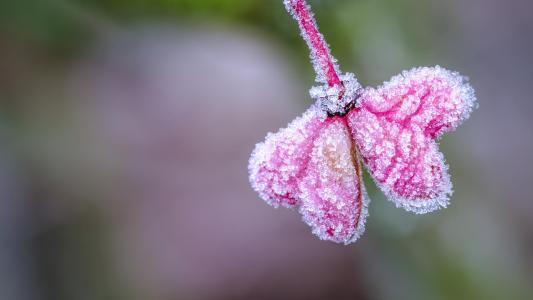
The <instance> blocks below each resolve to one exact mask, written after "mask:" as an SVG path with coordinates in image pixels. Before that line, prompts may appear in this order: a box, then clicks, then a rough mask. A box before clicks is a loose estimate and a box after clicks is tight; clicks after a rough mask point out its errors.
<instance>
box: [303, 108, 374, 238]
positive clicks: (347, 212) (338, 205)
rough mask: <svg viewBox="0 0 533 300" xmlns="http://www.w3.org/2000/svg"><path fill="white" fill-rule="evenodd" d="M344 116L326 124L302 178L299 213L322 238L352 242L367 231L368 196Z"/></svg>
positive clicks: (315, 143)
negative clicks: (365, 227) (365, 229)
mask: <svg viewBox="0 0 533 300" xmlns="http://www.w3.org/2000/svg"><path fill="white" fill-rule="evenodd" d="M361 172H362V170H361V165H360V163H359V161H358V157H357V151H356V149H355V146H354V144H353V141H352V137H351V135H350V131H349V129H348V127H347V126H346V123H345V120H344V119H341V118H335V119H332V120H331V121H329V122H327V124H324V126H323V128H322V130H321V131H320V133H319V136H318V137H317V139H316V140H315V142H314V147H313V151H312V152H311V160H310V161H309V164H308V166H307V172H306V175H305V177H304V178H303V180H302V181H301V182H300V185H299V187H300V191H301V194H300V199H301V202H302V205H301V206H300V213H301V214H302V215H303V219H304V221H305V222H306V223H307V224H308V225H309V226H311V228H313V233H314V234H316V235H317V236H319V237H320V238H321V239H323V240H331V241H334V242H338V243H344V244H349V243H352V242H354V241H355V240H357V239H358V238H359V237H360V236H361V234H362V233H363V231H364V224H365V219H366V216H367V215H368V213H367V205H368V198H367V197H366V193H365V191H364V187H363V184H362V181H361Z"/></svg>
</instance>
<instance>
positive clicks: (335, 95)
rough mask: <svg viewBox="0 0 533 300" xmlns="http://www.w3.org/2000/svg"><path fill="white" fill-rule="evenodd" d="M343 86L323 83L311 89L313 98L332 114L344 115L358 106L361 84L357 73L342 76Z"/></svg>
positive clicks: (310, 93)
mask: <svg viewBox="0 0 533 300" xmlns="http://www.w3.org/2000/svg"><path fill="white" fill-rule="evenodd" d="M340 79H341V80H342V86H333V87H330V86H329V85H321V86H314V87H312V88H311V89H310V90H309V95H310V96H311V98H313V99H315V100H317V102H318V104H319V105H320V107H321V108H322V110H324V111H326V112H327V113H328V114H330V115H344V114H346V113H347V112H348V111H349V110H350V109H351V108H353V107H354V106H357V103H355V102H356V98H357V95H358V93H359V92H360V91H361V85H360V84H359V82H357V79H356V78H355V75H354V74H352V73H346V74H344V75H341V76H340ZM341 87H343V88H341Z"/></svg>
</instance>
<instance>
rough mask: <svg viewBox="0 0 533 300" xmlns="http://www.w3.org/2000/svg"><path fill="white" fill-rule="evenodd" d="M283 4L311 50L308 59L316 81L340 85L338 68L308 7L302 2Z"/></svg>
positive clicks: (297, 0)
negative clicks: (296, 23) (309, 58)
mask: <svg viewBox="0 0 533 300" xmlns="http://www.w3.org/2000/svg"><path fill="white" fill-rule="evenodd" d="M283 2H284V3H285V8H286V9H287V11H288V12H289V13H290V14H291V15H292V16H293V18H294V19H295V20H296V21H297V22H298V25H299V26H300V32H301V34H302V37H303V39H304V40H305V41H306V43H307V46H308V47H309V49H311V54H310V57H311V62H312V63H313V67H314V69H315V73H316V81H317V82H321V83H327V84H328V85H329V86H338V85H340V84H341V81H340V78H339V76H338V74H339V73H340V72H339V66H338V65H337V61H336V60H335V58H333V56H332V55H331V51H330V50H329V46H328V44H327V43H326V41H325V40H324V37H323V36H322V34H321V33H320V32H319V31H318V26H317V25H316V21H315V19H314V17H313V14H312V13H311V9H310V8H309V5H307V3H306V2H305V1H304V0H284V1H283Z"/></svg>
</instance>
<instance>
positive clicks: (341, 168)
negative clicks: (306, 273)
mask: <svg viewBox="0 0 533 300" xmlns="http://www.w3.org/2000/svg"><path fill="white" fill-rule="evenodd" d="M285 6H286V7H287V9H288V11H289V12H290V13H291V14H292V15H293V16H294V18H295V19H296V20H297V21H298V23H299V25H300V29H301V32H302V36H303V37H304V39H305V40H306V42H307V44H308V46H309V48H310V49H311V61H312V62H313V66H314V68H315V71H316V73H317V78H316V81H317V82H319V83H322V85H321V86H318V87H313V88H311V90H310V94H311V97H313V98H314V99H316V103H315V104H314V105H313V106H311V107H310V108H309V109H308V110H307V111H306V112H305V113H304V114H303V115H302V116H301V117H299V118H297V119H295V120H294V121H292V122H291V123H290V124H289V125H288V127H286V128H283V129H281V130H279V131H278V132H277V133H269V134H268V135H267V137H266V139H265V141H264V142H262V143H259V144H257V145H256V147H255V149H254V151H253V153H252V156H251V158H250V162H249V172H250V182H251V184H252V187H253V188H254V189H255V190H256V191H257V192H258V193H259V195H260V196H261V198H263V199H264V200H265V201H266V202H267V203H269V204H270V205H272V206H274V207H278V206H284V207H295V208H298V210H299V212H300V213H301V214H302V216H303V220H304V221H305V222H306V223H307V224H308V225H309V226H311V228H312V230H313V233H315V234H316V235H317V236H319V237H320V238H321V239H324V240H330V241H334V242H338V243H345V244H349V243H352V242H354V241H356V240H357V239H358V238H359V237H360V236H361V234H362V233H363V231H364V225H365V219H366V217H367V215H368V212H367V208H368V203H369V199H368V197H367V195H366V192H365V188H364V185H363V181H362V178H361V176H362V169H361V159H362V161H363V162H364V164H365V165H366V167H367V170H368V171H369V173H370V174H371V175H372V177H373V179H374V181H375V182H376V184H377V185H378V186H379V187H380V189H381V190H382V191H383V192H384V193H385V194H386V195H387V197H388V198H389V199H390V200H391V201H393V202H394V203H395V204H396V205H397V206H398V207H403V208H404V209H406V210H408V211H412V212H415V213H419V214H423V213H427V212H431V211H434V210H436V209H439V208H442V207H446V206H447V205H448V202H449V198H450V195H451V193H452V184H451V181H450V176H449V175H448V166H447V165H446V163H445V160H444V156H443V155H442V153H441V152H440V151H439V149H438V145H437V142H436V141H437V140H438V139H439V138H440V137H441V136H442V135H443V134H444V133H446V132H448V131H452V130H454V129H455V128H457V126H459V125H460V124H461V123H462V122H463V121H464V120H466V119H467V118H468V117H469V116H470V113H471V112H472V110H473V109H474V107H475V106H476V99H475V95H474V90H473V89H472V88H471V87H470V85H469V84H468V83H467V82H466V79H465V77H462V76H461V75H459V74H458V73H456V72H451V71H448V70H446V69H444V68H441V67H439V66H436V67H422V68H414V69H411V70H409V71H404V72H403V73H402V74H400V75H397V76H394V77H393V78H392V79H391V80H390V81H388V82H385V83H384V84H383V85H382V86H380V87H378V88H364V89H363V88H362V87H361V86H360V84H359V83H358V82H357V80H356V78H355V75H353V74H351V73H347V74H344V75H339V67H338V66H337V64H336V63H335V59H334V58H333V57H332V56H331V54H330V50H329V48H328V46H327V44H326V43H325V41H324V38H323V36H322V35H321V34H320V32H319V31H318V28H317V26H316V22H315V20H314V18H313V16H312V14H311V12H310V8H309V6H308V5H307V4H306V2H305V1H304V0H285Z"/></svg>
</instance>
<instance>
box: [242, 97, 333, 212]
mask: <svg viewBox="0 0 533 300" xmlns="http://www.w3.org/2000/svg"><path fill="white" fill-rule="evenodd" d="M325 119H326V114H325V113H324V112H322V111H321V110H320V109H318V108H316V107H315V106H312V107H311V108H309V109H308V110H307V111H306V112H305V113H304V114H303V115H302V116H301V117H299V118H296V119H295V120H294V121H292V122H291V123H290V124H289V126H288V127H287V128H284V129H281V130H280V131H279V132H277V133H269V134H268V135H267V137H266V139H265V141H264V142H263V143H259V144H257V145H256V146H255V149H254V151H253V153H252V156H251V158H250V162H249V166H248V169H249V172H250V182H251V184H252V187H253V188H254V189H255V190H256V191H257V192H258V193H259V195H260V196H261V198H263V200H265V201H266V202H267V203H269V204H270V205H272V206H274V207H278V206H280V205H281V206H285V207H292V206H294V205H296V204H299V202H300V201H299V197H298V193H299V190H298V184H299V182H300V180H301V179H302V178H303V177H304V171H305V169H306V168H307V163H308V162H309V159H310V153H311V150H312V148H313V141H314V139H315V138H316V136H317V135H318V132H319V130H320V128H321V126H322V124H323V122H324V121H325Z"/></svg>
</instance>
